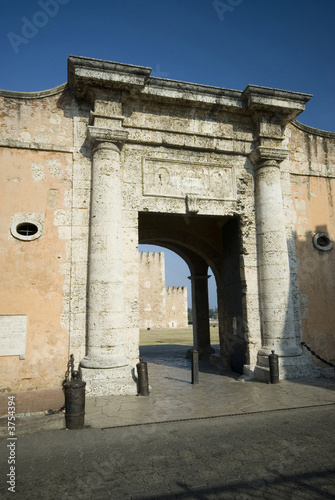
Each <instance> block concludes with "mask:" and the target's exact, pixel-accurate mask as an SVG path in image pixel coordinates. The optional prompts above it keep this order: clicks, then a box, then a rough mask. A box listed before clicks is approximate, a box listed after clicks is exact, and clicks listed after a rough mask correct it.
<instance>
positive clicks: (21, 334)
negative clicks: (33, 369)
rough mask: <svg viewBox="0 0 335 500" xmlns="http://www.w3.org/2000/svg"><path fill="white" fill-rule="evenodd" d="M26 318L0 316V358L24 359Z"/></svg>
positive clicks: (20, 316)
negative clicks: (16, 357)
mask: <svg viewBox="0 0 335 500" xmlns="http://www.w3.org/2000/svg"><path fill="white" fill-rule="evenodd" d="M26 331H27V316H24V315H17V316H16V315H15V316H0V356H20V359H24V358H25V352H26Z"/></svg>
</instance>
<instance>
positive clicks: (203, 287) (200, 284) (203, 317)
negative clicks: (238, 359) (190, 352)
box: [189, 274, 215, 355]
mask: <svg viewBox="0 0 335 500" xmlns="http://www.w3.org/2000/svg"><path fill="white" fill-rule="evenodd" d="M208 278H209V276H208V275H207V274H204V275H199V274H193V275H192V276H190V277H189V279H190V280H191V282H192V310H193V345H194V348H195V349H197V351H198V352H199V354H200V355H201V354H202V355H209V354H212V353H213V352H215V351H214V349H213V348H212V347H211V339H210V330H209V306H208Z"/></svg>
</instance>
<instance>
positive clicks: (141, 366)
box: [136, 358, 150, 396]
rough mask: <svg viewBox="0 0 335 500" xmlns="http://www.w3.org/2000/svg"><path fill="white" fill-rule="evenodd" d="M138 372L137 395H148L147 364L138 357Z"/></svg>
mask: <svg viewBox="0 0 335 500" xmlns="http://www.w3.org/2000/svg"><path fill="white" fill-rule="evenodd" d="M136 368H137V374H138V395H139V396H149V394H150V392H149V378H148V364H147V363H146V362H145V361H143V359H141V358H140V362H139V363H137V365H136Z"/></svg>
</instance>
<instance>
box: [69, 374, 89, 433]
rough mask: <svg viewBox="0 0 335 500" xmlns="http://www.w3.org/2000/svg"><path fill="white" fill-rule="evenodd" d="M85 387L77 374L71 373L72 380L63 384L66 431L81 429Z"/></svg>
mask: <svg viewBox="0 0 335 500" xmlns="http://www.w3.org/2000/svg"><path fill="white" fill-rule="evenodd" d="M85 386H86V382H84V381H83V380H80V377H79V372H78V371H73V372H72V380H70V381H69V382H65V384H64V391H65V423H66V428H67V429H82V428H83V427H84V421H85Z"/></svg>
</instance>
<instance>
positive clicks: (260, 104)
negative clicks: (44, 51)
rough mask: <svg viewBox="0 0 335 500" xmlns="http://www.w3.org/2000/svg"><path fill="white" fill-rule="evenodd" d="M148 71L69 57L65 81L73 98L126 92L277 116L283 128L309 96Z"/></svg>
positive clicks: (146, 68)
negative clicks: (174, 77)
mask: <svg viewBox="0 0 335 500" xmlns="http://www.w3.org/2000/svg"><path fill="white" fill-rule="evenodd" d="M150 74H151V68H148V67H144V66H135V65H131V64H121V63H117V62H112V61H103V60H99V59H90V58H87V57H77V56H70V57H69V59H68V81H69V86H70V88H71V89H72V90H73V91H74V93H75V96H76V97H77V98H80V99H86V100H89V101H90V100H94V91H95V90H96V89H99V91H102V92H106V91H107V92H108V91H110V90H116V91H119V92H120V91H125V93H126V95H127V96H129V95H132V94H136V97H137V98H139V97H140V98H141V99H150V100H152V101H158V102H170V103H175V104H180V103H183V104H188V105H192V106H197V107H213V106H218V107H223V108H225V109H227V110H229V109H231V110H232V111H233V112H234V111H237V110H240V111H241V112H243V113H246V114H248V115H250V114H254V113H255V112H257V111H259V112H270V113H274V112H275V113H278V117H279V119H280V122H281V123H282V124H284V123H288V122H289V121H290V120H292V119H293V118H295V117H296V116H298V115H299V114H300V113H301V112H302V111H303V110H304V109H305V104H306V102H308V101H309V99H310V98H311V95H309V94H301V93H298V92H290V91H286V90H278V89H271V88H268V87H259V86H256V85H248V86H247V87H246V89H245V90H244V91H243V92H242V91H240V90H232V89H225V88H220V87H212V86H209V85H199V84H194V83H189V82H183V81H178V80H169V79H165V78H155V77H151V76H150Z"/></svg>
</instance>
